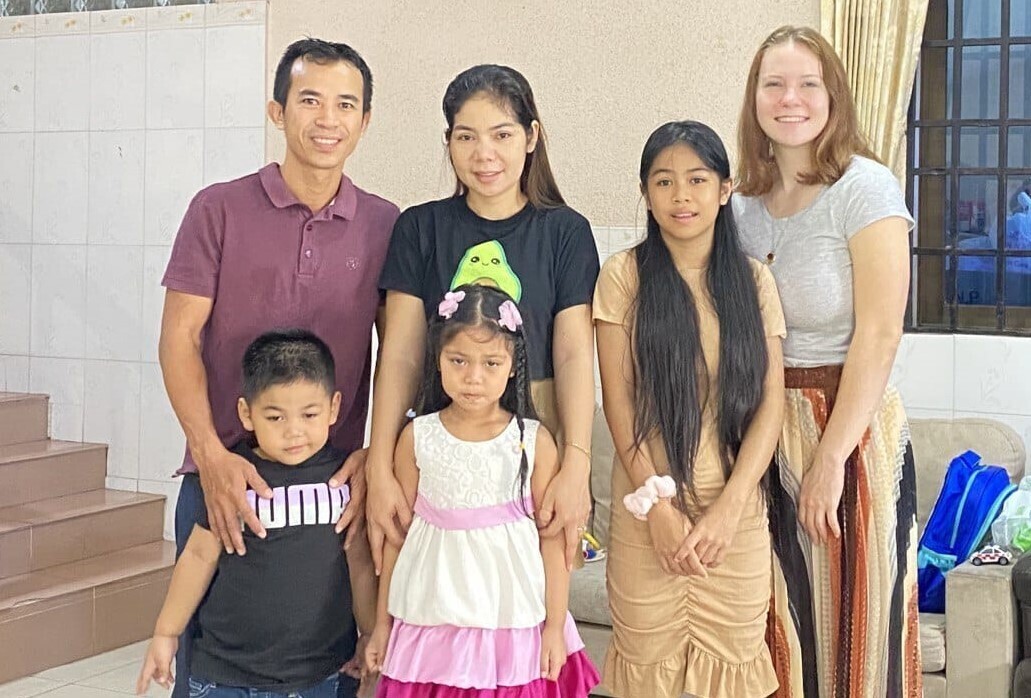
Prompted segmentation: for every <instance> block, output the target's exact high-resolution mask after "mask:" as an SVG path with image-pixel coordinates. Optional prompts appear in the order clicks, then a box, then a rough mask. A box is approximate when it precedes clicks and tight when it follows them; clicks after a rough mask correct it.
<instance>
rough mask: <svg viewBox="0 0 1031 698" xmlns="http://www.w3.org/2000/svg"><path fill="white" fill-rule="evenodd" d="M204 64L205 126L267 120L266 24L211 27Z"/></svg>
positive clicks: (261, 122) (245, 125) (243, 125)
mask: <svg viewBox="0 0 1031 698" xmlns="http://www.w3.org/2000/svg"><path fill="white" fill-rule="evenodd" d="M205 32H206V42H207V48H206V53H205V63H204V125H205V126H206V127H207V128H213V127H219V126H240V127H247V126H252V127H261V126H263V125H264V123H265V27H264V26H263V25H249V26H235V27H208V28H207V29H206V30H205Z"/></svg>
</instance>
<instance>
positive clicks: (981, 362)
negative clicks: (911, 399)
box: [954, 335, 1031, 415]
mask: <svg viewBox="0 0 1031 698" xmlns="http://www.w3.org/2000/svg"><path fill="white" fill-rule="evenodd" d="M955 376H956V398H955V407H954V409H955V410H956V411H960V410H963V411H972V412H982V413H990V414H991V413H998V414H1018V415H1019V414H1029V413H1031V338H1029V337H998V336H980V335H956V370H955Z"/></svg>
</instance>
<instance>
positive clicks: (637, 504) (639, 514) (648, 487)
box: [623, 475, 677, 521]
mask: <svg viewBox="0 0 1031 698" xmlns="http://www.w3.org/2000/svg"><path fill="white" fill-rule="evenodd" d="M676 493H677V483H676V482H675V481H674V480H673V478H671V477H670V476H669V475H662V476H659V475H652V476H650V477H649V478H648V479H647V480H645V481H644V484H643V485H641V486H640V487H638V488H637V491H636V492H632V493H630V494H628V495H627V496H625V497H623V506H625V507H626V508H627V511H629V512H630V513H631V514H633V515H634V518H635V519H638V520H639V521H646V520H647V519H648V512H649V511H651V508H652V507H653V506H655V503H656V502H658V501H659V500H660V499H669V498H670V497H672V496H673V495H675V494H676Z"/></svg>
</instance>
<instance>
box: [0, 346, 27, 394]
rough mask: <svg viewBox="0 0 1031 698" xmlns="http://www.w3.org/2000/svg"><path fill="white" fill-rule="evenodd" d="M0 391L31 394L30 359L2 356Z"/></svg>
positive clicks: (0, 359)
mask: <svg viewBox="0 0 1031 698" xmlns="http://www.w3.org/2000/svg"><path fill="white" fill-rule="evenodd" d="M0 391H3V392H8V393H27V392H29V357H27V356H4V355H2V354H0Z"/></svg>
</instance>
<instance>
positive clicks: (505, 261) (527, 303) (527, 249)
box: [380, 196, 599, 380]
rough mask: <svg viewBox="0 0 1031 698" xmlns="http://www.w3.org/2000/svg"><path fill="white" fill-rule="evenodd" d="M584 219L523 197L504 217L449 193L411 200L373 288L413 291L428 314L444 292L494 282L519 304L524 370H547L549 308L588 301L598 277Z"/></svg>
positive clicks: (540, 375)
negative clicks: (484, 213)
mask: <svg viewBox="0 0 1031 698" xmlns="http://www.w3.org/2000/svg"><path fill="white" fill-rule="evenodd" d="M598 269H599V266H598V248H597V245H595V242H594V235H593V234H592V233H591V226H590V223H588V222H587V219H586V218H584V217H583V216H581V215H580V214H579V213H577V212H576V211H574V210H573V209H571V208H569V207H567V206H561V207H559V208H551V209H538V208H535V207H534V206H533V205H532V204H529V203H528V204H526V206H524V207H523V209H522V210H521V211H519V213H517V214H515V215H514V216H512V217H511V218H506V219H504V220H500V221H491V220H487V219H485V218H480V217H479V216H477V215H476V214H475V213H473V212H472V211H471V210H470V209H469V207H468V206H467V205H466V202H465V197H463V196H454V197H451V198H449V199H442V200H440V201H431V202H429V203H425V204H421V205H419V206H413V207H412V208H410V209H408V210H407V211H405V212H404V213H402V214H401V217H400V218H398V219H397V223H396V224H395V225H394V233H393V236H392V237H391V239H390V249H389V250H388V252H387V260H386V264H385V265H384V267H383V272H382V274H381V275H380V288H382V289H383V290H385V291H400V292H402V293H407V294H408V295H412V296H415V297H417V298H421V299H422V301H423V305H424V306H425V309H426V317H427V318H429V317H430V316H431V314H432V313H435V312H436V309H437V304H438V303H439V302H440V300H441V299H442V298H443V297H444V293H445V292H446V291H449V290H451V289H453V288H456V287H458V286H461V285H463V284H469V283H481V284H485V285H491V286H496V287H497V288H500V289H501V290H503V291H505V292H506V293H508V294H509V295H510V296H512V297H513V298H514V299H515V300H516V302H517V303H518V304H519V308H520V310H521V311H522V315H523V322H524V329H525V331H526V338H527V345H528V348H529V354H530V355H529V363H530V378H531V379H532V380H544V379H548V378H553V377H554V373H555V371H554V365H553V363H552V358H551V342H552V334H553V329H554V321H555V316H556V315H557V314H558V313H559V312H561V311H562V310H565V309H566V308H571V307H573V306H576V305H582V304H585V303H587V304H589V303H590V302H591V298H592V296H593V294H594V284H595V282H596V281H597V279H598Z"/></svg>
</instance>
